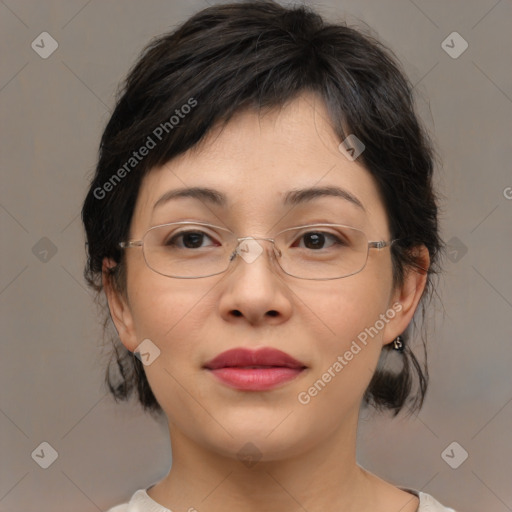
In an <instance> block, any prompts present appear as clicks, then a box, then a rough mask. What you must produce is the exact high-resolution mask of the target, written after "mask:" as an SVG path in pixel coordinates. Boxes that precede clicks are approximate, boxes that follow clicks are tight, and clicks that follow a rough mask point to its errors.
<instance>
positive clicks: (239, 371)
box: [204, 348, 307, 391]
mask: <svg viewBox="0 0 512 512" xmlns="http://www.w3.org/2000/svg"><path fill="white" fill-rule="evenodd" d="M204 368H206V369H207V370H209V371H210V372H211V373H212V374H213V375H214V376H215V377H216V378H217V379H219V380H220V381H221V382H223V383H224V384H226V385H228V386H229V387H232V388H235V389H240V390H246V391H266V390H269V389H273V388H275V387H277V386H278V385H279V384H282V383H284V382H288V381H290V380H292V379H294V378H295V377H297V376H298V375H299V374H301V373H302V372H303V371H304V370H305V369H306V368H307V367H306V365H304V364H303V363H301V362H300V361H297V360H296V359H294V358H293V357H292V356H290V355H288V354H286V353H285V352H282V351H281V350H277V349H274V348H261V349H259V350H255V351H254V350H249V349H247V348H235V349H231V350H227V351H226V352H222V353H221V354H219V355H218V356H217V357H215V358H214V359H212V360H211V361H208V362H207V363H206V364H205V365H204Z"/></svg>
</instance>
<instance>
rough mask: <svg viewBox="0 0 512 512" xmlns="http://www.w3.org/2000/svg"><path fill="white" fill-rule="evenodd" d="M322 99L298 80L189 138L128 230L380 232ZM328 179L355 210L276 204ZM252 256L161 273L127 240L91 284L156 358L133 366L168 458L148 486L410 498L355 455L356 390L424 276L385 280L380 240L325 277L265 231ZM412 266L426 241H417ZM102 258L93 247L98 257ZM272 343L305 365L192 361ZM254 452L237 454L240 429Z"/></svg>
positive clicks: (370, 507)
mask: <svg viewBox="0 0 512 512" xmlns="http://www.w3.org/2000/svg"><path fill="white" fill-rule="evenodd" d="M328 119H329V118H328V114H327V111H326V109H325V106H324V104H323V102H322V101H321V100H320V99H319V98H318V97H316V96H315V95H313V94H310V93H307V94H306V93H304V94H302V95H301V96H299V97H298V98H296V99H295V100H293V101H292V102H290V103H289V104H288V105H286V106H285V107H282V108H281V109H278V110H271V111H268V112H266V113H265V114H258V113H257V112H255V111H246V112H243V113H239V114H237V115H236V117H234V118H233V119H232V120H231V121H230V122H229V123H228V125H227V126H226V127H225V128H224V129H223V130H220V129H215V130H213V131H212V132H211V133H210V134H209V136H208V137H207V138H206V139H205V140H204V141H202V143H201V144H200V145H197V146H196V147H194V148H193V149H192V150H190V151H188V152H186V153H185V154H183V155H180V156H179V157H178V158H176V159H174V160H173V161H171V162H169V163H168V164H166V165H165V166H163V167H160V168H156V169H153V170H152V171H151V172H150V173H149V174H148V175H147V176H146V178H145V179H144V181H143V183H142V186H141V189H140V191H139V196H138V199H137V203H136V208H135V214H134V216H133V220H132V224H131V232H130V239H135V240H138V239H141V238H142V236H143V235H144V233H145V232H146V230H147V229H148V228H150V227H151V226H155V225H158V224H163V223H166V222H173V221H179V220H198V221H202V222H210V223H213V224H217V225H221V226H227V227H229V229H231V230H232V231H234V232H235V233H237V234H238V236H249V235H251V236H272V234H275V233H276V232H278V231H280V230H282V229H284V228H286V227H292V226H297V225H302V224H307V223H314V222H329V223H339V224H344V223H345V224H349V225H352V226H354V227H358V228H360V229H363V230H364V231H365V232H366V234H367V236H368V239H369V240H389V231H388V223H387V216H386V211H385V209H384V206H383V203H382V201H381V199H380V196H379V192H378V190H377V187H376V185H375V183H374V180H373V178H372V177H371V175H370V173H369V172H368V171H367V170H366V169H365V168H364V167H363V166H362V165H361V164H359V163H358V161H357V160H356V161H354V162H351V161H349V160H348V159H347V158H345V157H344V156H343V155H342V154H341V153H340V151H339V150H338V145H339V142H340V141H339V140H337V137H336V135H335V134H334V132H333V129H332V127H331V125H330V124H329V122H328ZM324 185H335V186H339V187H342V188H344V189H346V190H348V191H350V192H351V193H352V194H353V195H355V196H357V198H359V200H360V201H361V202H362V203H363V205H364V207H365V209H366V213H365V212H363V211H361V210H359V209H357V208H356V207H354V206H353V205H351V204H350V203H349V202H347V201H344V200H343V199H340V198H335V197H321V198H318V199H315V200H313V201H310V202H308V203H304V204H303V205H299V206H295V207H293V208H292V207H290V206H283V204H282V200H283V196H284V194H285V192H286V191H288V190H290V189H292V188H305V187H309V186H324ZM183 186H208V187H211V188H214V189H217V190H219V191H221V192H223V193H224V194H226V195H227V197H228V200H229V203H228V206H227V207H226V208H222V207H219V206H215V205H212V204H207V203H204V202H201V201H199V200H197V199H192V198H182V199H178V200H175V201H172V202H170V203H168V204H166V205H165V206H163V207H162V208H159V209H157V210H155V212H153V211H152V208H153V205H154V204H155V202H156V201H157V200H158V198H160V196H161V195H163V194H164V193H165V192H166V191H168V190H171V189H176V188H181V187H183ZM262 246H263V247H264V249H266V250H265V251H264V252H263V253H262V254H261V256H260V257H258V258H257V259H256V260H255V261H254V262H253V263H250V264H249V263H246V262H245V261H244V260H242V259H241V258H237V259H236V260H235V262H233V263H232V265H231V267H230V269H229V270H228V271H227V272H226V273H224V274H220V275H217V276H212V277H208V278H202V279H191V280H190V279H188V280H187V279H173V278H168V277H164V276H162V275H159V274H157V273H155V272H153V271H152V270H151V269H149V268H148V267H147V266H146V264H145V262H144V259H143V253H142V250H141V249H140V248H134V249H128V250H127V254H126V256H127V260H126V261H127V287H126V290H125V292H124V293H123V292H118V291H116V290H115V288H114V287H113V286H112V283H110V281H109V280H108V279H107V277H106V274H104V287H105V292H106V294H107V297H108V301H109V307H110V311H111V315H112V319H113V321H114V323H115V326H116V328H117V331H118V333H119V336H120V339H121V341H122V342H123V344H124V345H125V346H126V347H127V348H128V349H129V350H131V351H134V350H135V348H136V347H137V346H138V345H139V344H140V343H141V341H142V340H144V339H146V338H149V339H150V340H152V342H153V343H154V344H155V345H157V346H158V348H159V349H160V351H161V353H160V356H159V357H158V358H157V359H156V360H155V361H154V362H153V363H152V364H151V365H149V366H145V371H146V375H147V377H148V380H149V383H150V385H151V388H152V390H153V392H154V394H155V396H156V398H157V400H158V402H159V403H160V405H161V406H162V408H163V410H164V411H165V413H166V416H167V418H168V424H169V432H170V438H171V443H172V451H173V461H172V468H171V470H170V472H169V474H168V475H167V476H166V477H164V478H163V479H162V480H161V481H160V482H158V483H157V484H156V485H155V486H153V487H152V488H151V489H150V490H149V491H148V494H149V496H150V497H151V498H152V499H153V500H155V501H156V502H158V503H160V504H161V505H163V506H165V507H167V508H170V509H171V510H173V511H181V510H183V511H185V510H189V509H190V510H193V509H191V507H194V508H196V509H197V510H201V511H207V512H220V511H226V510H244V511H246V512H256V511H258V512H259V511H261V510H265V511H268V512H274V511H283V510H287V511H299V510H300V511H303V510H308V511H309V512H319V511H341V510H343V511H345V512H356V511H357V512H366V511H368V512H370V511H372V512H376V511H377V512H398V511H400V512H413V511H416V509H417V507H418V499H417V498H416V497H415V496H413V495H411V494H409V493H407V492H405V491H402V490H400V489H398V488H396V487H394V486H393V485H391V484H389V483H387V482H385V481H383V480H381V479H380V478H378V477H377V476H375V475H373V474H371V473H369V472H367V471H365V470H364V469H363V468H361V467H360V466H358V465H357V462H356V450H355V449H356V430H357V421H358V414H359V409H360V406H361V401H362V397H363V394H364V391H365V390H366V388H367V386H368V384H369V382H370V379H371V377H372V375H373V373H374V371H375V368H376V366H377V362H378V358H379V354H380V352H381V350H382V346H383V345H384V344H387V343H391V342H392V341H393V340H394V339H395V338H396V336H397V335H399V334H401V333H402V332H403V331H404V330H405V329H406V327H407V325H408V324H409V322H410V321H411V319H412V317H413V314H414V311H415V309H416V307H417V305H418V302H419V300H420V298H421V294H422V292H423V290H424V287H425V283H426V274H425V273H418V272H414V271H411V272H409V273H408V274H407V276H406V279H405V282H404V285H403V286H402V287H400V288H397V289H393V288H392V272H391V258H390V251H389V249H388V248H386V249H382V250H375V249H371V250H370V255H369V258H368V262H367V265H366V267H365V268H364V269H363V271H361V272H360V273H358V274H356V275H353V276H350V277H347V278H343V279H335V280H327V281H306V280H300V279H295V278H293V277H290V276H287V275H286V274H284V273H283V272H281V271H280V269H279V268H278V267H277V265H276V264H275V262H274V261H273V260H272V259H271V253H270V249H271V244H269V243H268V242H262ZM417 255H418V258H419V260H420V262H421V263H422V266H423V267H424V268H427V267H428V264H429V257H428V251H427V249H426V248H425V247H424V246H420V247H418V248H417ZM112 264H113V262H112V261H110V260H108V259H105V260H104V268H106V267H107V266H111V265H112ZM397 302H398V303H400V304H401V306H402V309H401V311H400V312H397V313H396V315H395V316H394V318H393V319H390V320H389V322H388V323H386V324H385V327H384V328H383V329H382V330H380V331H379V333H378V335H376V336H374V337H373V339H371V338H370V342H369V343H368V344H367V346H366V347H364V349H362V350H361V351H360V352H359V353H358V354H357V355H356V356H354V358H353V359H352V360H351V361H350V362H349V364H348V365H347V366H345V367H344V368H343V370H342V371H341V372H340V373H338V374H337V375H336V377H335V378H333V379H332V380H331V382H329V383H328V384H327V385H326V386H325V388H324V389H323V390H322V391H321V392H320V393H318V395H317V396H316V397H313V398H312V399H311V401H310V403H309V404H307V405H302V404H300V403H299V402H298V400H297V395H298V394H299V393H300V392H301V391H306V390H307V389H308V388H309V387H310V386H311V385H312V384H313V383H314V382H315V381H316V380H317V379H319V378H321V376H322V374H323V373H324V372H325V371H326V370H327V369H328V368H329V367H330V366H332V365H333V363H334V362H335V361H336V359H337V357H338V355H343V354H344V353H345V351H346V350H348V349H349V347H350V344H351V342H352V340H355V339H356V338H357V335H358V334H359V333H360V332H362V331H363V330H364V329H365V328H367V327H369V326H373V325H374V324H375V322H376V321H377V320H378V319H379V315H380V314H383V313H385V312H386V311H387V310H389V309H392V306H393V304H395V303H397ZM264 346H265V347H275V348H278V349H280V350H282V351H284V352H287V353H288V354H290V355H292V356H293V357H295V358H296V359H298V360H299V361H302V362H303V363H304V364H305V365H306V366H307V367H308V368H307V370H305V371H304V372H303V373H302V374H300V375H299V376H298V377H296V378H295V379H294V380H292V381H289V382H287V383H285V384H283V385H281V386H280V387H279V388H276V389H274V390H271V391H262V392H254V391H240V390H235V389H231V388H228V387H227V386H225V385H224V384H222V383H219V382H218V381H217V379H215V377H214V376H213V375H212V374H211V373H209V372H208V371H207V370H205V369H203V368H202V366H203V364H204V363H205V362H206V361H208V360H210V359H211V358H213V357H214V356H216V355H217V354H219V353H221V352H223V351H225V350H228V349H231V348H234V347H249V348H257V347H264ZM248 442H250V443H252V444H253V445H254V446H256V447H257V450H258V452H259V454H260V455H261V458H260V459H259V460H258V461H257V463H255V464H254V465H252V466H251V467H249V466H248V465H247V464H245V463H243V462H242V461H241V460H240V458H239V455H238V454H239V452H240V450H241V449H242V447H243V446H244V445H246V443H248Z"/></svg>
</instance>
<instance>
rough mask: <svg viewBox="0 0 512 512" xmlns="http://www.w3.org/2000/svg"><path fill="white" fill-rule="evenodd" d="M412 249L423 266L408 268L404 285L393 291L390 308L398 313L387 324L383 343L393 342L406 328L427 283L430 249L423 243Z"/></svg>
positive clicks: (417, 260)
mask: <svg viewBox="0 0 512 512" xmlns="http://www.w3.org/2000/svg"><path fill="white" fill-rule="evenodd" d="M412 251H413V254H414V256H415V259H416V262H417V264H418V266H419V267H421V268H416V267H414V268H408V269H407V271H406V275H405V276H404V282H403V284H402V286H400V287H398V288H396V289H395V290H394V291H393V293H392V297H391V301H390V303H389V308H390V309H393V310H394V311H395V312H396V315H395V316H394V317H393V319H392V320H390V321H389V323H388V324H387V325H386V328H385V330H384V335H383V337H382V344H383V345H386V344H388V343H391V342H392V341H393V340H394V339H395V338H396V337H397V336H399V335H400V334H402V333H403V332H404V331H405V330H406V328H407V326H408V325H409V323H410V322H411V320H412V317H413V316H414V312H415V311H416V307H417V306H418V303H419V301H420V299H421V296H422V294H423V291H424V289H425V285H426V284H427V270H428V268H429V266H430V256H429V253H428V249H427V247H426V246H425V245H423V244H422V245H419V246H416V247H414V248H413V249H412Z"/></svg>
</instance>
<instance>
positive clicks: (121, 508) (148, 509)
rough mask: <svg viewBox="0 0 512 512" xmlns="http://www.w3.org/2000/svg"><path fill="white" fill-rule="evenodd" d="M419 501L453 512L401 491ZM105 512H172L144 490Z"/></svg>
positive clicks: (423, 506) (427, 511) (426, 508)
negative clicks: (127, 501) (126, 501)
mask: <svg viewBox="0 0 512 512" xmlns="http://www.w3.org/2000/svg"><path fill="white" fill-rule="evenodd" d="M402 490H403V491H407V492H409V493H411V494H414V496H416V497H418V498H419V500H420V505H419V507H418V510H417V512H455V510H454V509H453V508H448V507H444V506H443V505H441V503H439V502H438V501H437V500H435V499H434V498H432V496H430V494H426V493H424V492H419V491H416V490H414V489H403V488H402ZM107 512H172V510H170V509H168V508H165V507H163V506H162V505H159V504H158V503H157V502H156V501H154V500H153V499H151V498H150V497H149V496H148V493H147V492H146V490H145V489H139V490H138V491H137V492H136V493H135V494H134V495H133V496H132V498H131V500H130V501H129V503H123V504H122V505H117V507H113V508H111V509H109V510H107Z"/></svg>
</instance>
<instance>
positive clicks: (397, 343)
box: [393, 336, 404, 352]
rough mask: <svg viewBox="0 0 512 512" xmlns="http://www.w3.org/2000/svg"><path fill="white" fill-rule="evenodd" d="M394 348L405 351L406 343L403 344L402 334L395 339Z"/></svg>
mask: <svg viewBox="0 0 512 512" xmlns="http://www.w3.org/2000/svg"><path fill="white" fill-rule="evenodd" d="M393 349H394V350H397V351H398V352H403V351H404V344H403V342H402V338H401V337H400V336H397V337H396V338H395V339H394V340H393Z"/></svg>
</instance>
